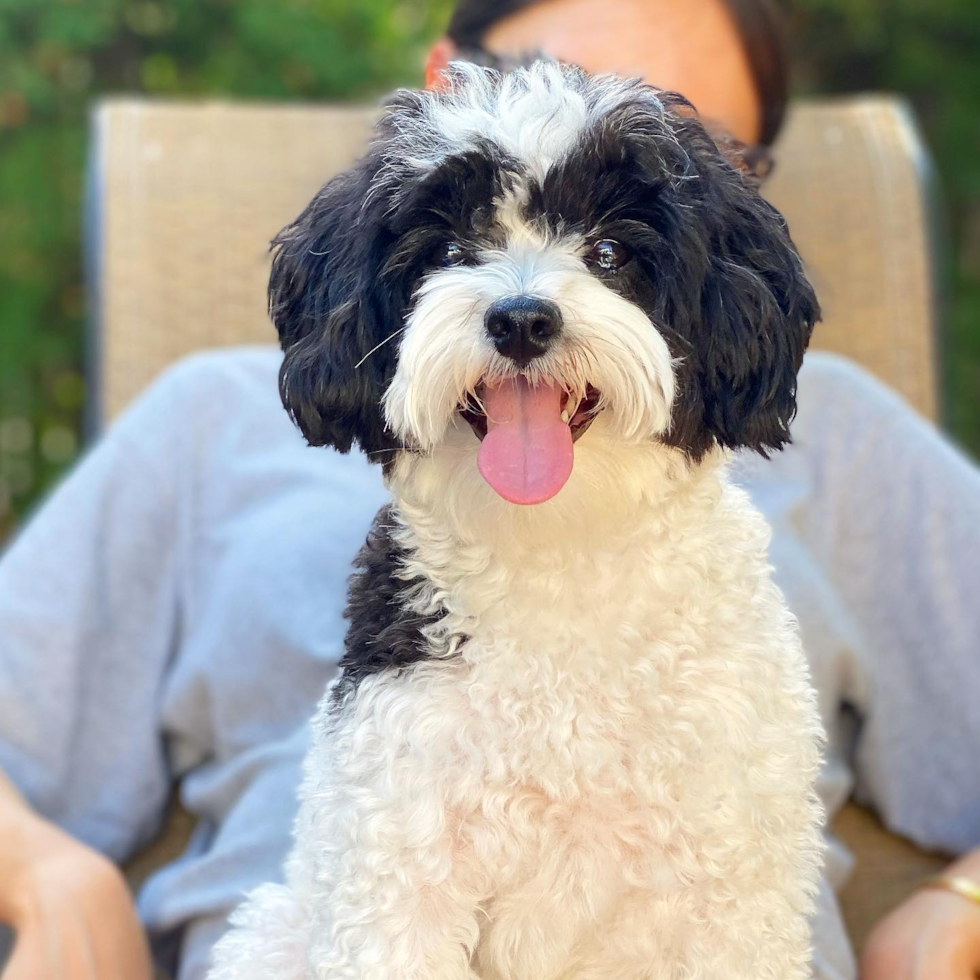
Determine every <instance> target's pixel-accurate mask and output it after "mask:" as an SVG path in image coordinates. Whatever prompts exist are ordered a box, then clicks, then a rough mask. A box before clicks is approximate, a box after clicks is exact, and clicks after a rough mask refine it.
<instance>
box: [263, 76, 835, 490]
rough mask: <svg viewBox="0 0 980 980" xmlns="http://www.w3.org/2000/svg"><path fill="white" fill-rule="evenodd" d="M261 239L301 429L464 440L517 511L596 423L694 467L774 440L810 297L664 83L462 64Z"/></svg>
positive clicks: (327, 434) (397, 102) (406, 441)
mask: <svg viewBox="0 0 980 980" xmlns="http://www.w3.org/2000/svg"><path fill="white" fill-rule="evenodd" d="M275 248H276V251H275V256H274V260H273V270H272V278H271V283H270V308H271V313H272V316H273V319H274V321H275V323H276V326H277V327H278V330H279V335H280V338H281V341H282V345H283V348H284V350H285V360H284V363H283V367H282V374H281V389H282V396H283V400H284V402H285V404H286V407H287V408H288V410H289V412H290V413H291V415H292V416H293V418H294V419H295V421H296V422H297V423H298V424H299V426H300V427H301V429H302V430H303V432H304V434H305V435H306V437H307V439H308V440H309V441H310V443H312V444H314V445H330V446H334V447H336V448H337V449H340V450H341V451H345V452H346V451H348V450H349V449H350V448H351V445H352V444H353V443H355V442H356V443H358V444H359V445H360V446H361V448H362V449H364V450H365V451H366V452H367V453H368V454H370V455H371V458H373V459H377V460H380V461H390V460H391V458H392V456H393V454H395V453H397V451H398V450H401V449H406V450H410V451H413V452H421V453H431V452H433V451H435V450H437V449H438V448H439V447H440V445H442V444H443V443H444V442H445V441H446V440H447V439H449V438H450V437H452V438H453V439H456V440H458V439H460V438H462V436H461V434H460V433H461V432H462V433H465V437H466V439H467V440H468V442H469V443H470V444H471V448H472V452H473V455H474V456H477V455H478V458H479V466H480V470H481V472H482V473H483V474H484V476H485V477H486V479H487V480H488V482H490V484H491V485H492V486H493V487H494V488H495V489H496V490H497V491H498V492H499V493H500V494H501V495H502V496H504V497H505V498H506V499H509V500H513V501H515V502H522V503H533V502H537V501H540V500H544V499H547V498H548V497H550V496H552V495H553V494H555V493H557V491H558V490H559V489H560V488H561V486H562V485H563V483H564V481H565V480H566V479H567V478H568V475H569V473H570V472H571V466H572V461H573V453H574V450H573V443H574V441H575V440H577V439H578V438H579V437H581V436H583V435H584V434H585V433H586V430H588V429H589V428H590V426H591V425H592V423H593V421H595V422H596V423H597V424H596V425H595V426H594V431H593V432H592V433H590V434H589V435H586V436H585V438H587V439H592V438H609V439H615V440H617V441H618V442H619V443H622V442H624V441H625V442H644V443H649V442H651V441H659V442H660V443H664V444H667V445H669V446H673V447H677V448H679V449H681V450H683V451H684V452H685V453H686V454H687V455H688V456H689V457H690V458H691V459H694V460H698V459H700V458H701V457H702V456H703V455H704V454H705V452H706V451H707V450H708V449H710V448H711V447H712V446H713V445H716V444H717V445H721V446H726V447H731V448H736V447H748V448H750V449H753V450H756V451H758V452H761V453H766V452H768V451H769V450H772V449H778V448H779V447H781V446H782V445H783V444H784V443H785V442H786V441H787V440H788V438H789V433H788V424H789V422H790V420H791V418H792V416H793V413H794V410H795V399H796V373H797V370H798V368H799V366H800V362H801V359H802V357H803V352H804V350H805V348H806V346H807V342H808V340H809V337H810V332H811V330H812V327H813V324H814V321H815V320H816V319H817V317H818V308H817V303H816V300H815V298H814V295H813V291H812V290H811V288H810V286H809V284H808V283H807V280H806V278H805V276H804V274H803V271H802V267H801V263H800V259H799V256H798V255H797V253H796V250H795V249H794V247H793V245H792V242H791V241H790V238H789V235H788V233H787V230H786V225H785V222H784V221H783V219H782V217H781V216H780V215H779V214H778V213H777V212H776V211H775V210H774V209H773V208H772V207H771V206H770V205H769V204H767V203H766V202H765V201H764V200H762V198H761V197H759V195H758V193H757V192H756V190H755V188H754V187H753V186H752V185H751V183H750V182H748V181H747V180H746V178H745V177H744V176H743V174H742V173H740V172H739V171H738V170H737V169H736V168H735V167H733V166H732V165H731V164H730V163H729V162H728V161H727V160H726V158H725V156H724V155H723V154H722V153H721V152H720V151H719V149H718V147H717V145H716V144H715V142H714V141H713V140H712V139H711V138H710V137H709V136H708V134H707V133H706V132H705V130H704V128H703V126H702V125H701V123H700V122H699V121H698V120H697V119H696V118H695V114H694V112H693V110H692V108H691V107H690V105H689V104H688V103H687V102H685V100H684V99H683V98H681V97H680V96H678V95H674V94H671V93H666V92H661V91H658V90H656V89H653V88H651V87H649V86H646V85H643V84H641V83H639V82H635V81H624V80H622V79H619V78H615V77H611V76H608V77H590V76H587V75H585V74H584V73H582V72H580V71H578V70H577V69H573V68H569V67H566V66H559V65H558V64H555V63H550V62H539V63H537V64H535V65H533V66H531V67H530V68H527V69H520V70H518V71H515V72H513V73H509V74H506V75H500V74H498V73H496V72H494V71H491V70H488V69H483V68H477V67H474V66H465V65H456V66H454V68H453V69H452V71H451V73H450V75H449V78H448V84H447V87H446V89H445V90H444V91H440V92H400V93H398V94H396V95H395V96H394V98H393V99H392V101H391V102H390V103H389V105H388V108H387V111H386V113H385V115H384V117H383V118H382V120H381V121H380V123H379V124H378V128H377V133H376V138H375V141H374V143H373V145H372V147H371V149H370V151H369V152H368V154H367V155H366V156H365V157H364V158H363V159H362V160H361V161H360V163H359V164H358V165H357V166H356V167H355V168H354V169H353V170H351V171H349V172H347V173H345V174H343V175H342V176H340V177H337V178H336V179H334V180H332V181H330V182H329V183H328V184H327V185H326V186H325V187H324V188H323V190H322V191H321V192H320V193H319V194H318V195H317V197H316V198H315V199H314V200H313V202H312V203H311V204H310V205H309V207H307V209H306V210H305V211H304V212H303V213H302V214H301V215H300V216H299V218H297V220H296V221H295V222H293V223H292V224H291V225H289V226H288V227H287V228H286V229H285V230H284V231H283V232H281V233H280V235H279V236H278V237H277V239H276V241H275ZM470 430H472V432H470ZM477 440H481V441H482V445H480V444H478V442H477Z"/></svg>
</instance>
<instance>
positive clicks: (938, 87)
mask: <svg viewBox="0 0 980 980" xmlns="http://www.w3.org/2000/svg"><path fill="white" fill-rule="evenodd" d="M685 2H686V0H685ZM451 6H452V0H0V539H2V538H3V536H4V531H5V530H6V529H8V528H9V527H10V526H12V524H13V521H14V519H15V517H17V516H19V515H21V514H23V512H24V511H25V510H26V508H27V507H28V506H29V505H30V504H31V503H32V502H33V501H34V500H36V499H37V498H38V496H39V495H40V494H41V493H43V491H44V490H45V489H46V488H47V487H48V486H49V485H50V484H51V482H52V480H53V479H55V478H56V476H57V475H58V474H59V473H60V472H61V471H62V470H63V468H64V467H65V466H66V465H67V464H68V463H70V462H71V460H72V459H73V458H74V457H75V455H76V454H77V451H78V446H79V433H80V428H81V417H82V408H83V403H84V399H85V386H84V381H83V362H84V329H83V321H84V315H85V309H84V293H83V288H82V279H83V277H82V271H81V248H80V241H81V204H82V186H83V173H84V163H85V149H86V130H87V121H88V111H89V107H90V106H91V103H92V100H93V99H94V98H97V97H98V96H99V95H101V94H103V93H111V92H120V91H125V92H134V91H135V92H143V93H146V94H149V95H162V96H194V95H209V96H229V97H242V98H251V99H256V98H274V99H341V98H344V99H346V98H366V97H373V96H374V95H376V94H377V93H379V92H381V91H383V90H384V89H386V88H389V87H391V86H393V85H395V84H397V83H413V82H415V81H416V80H417V79H418V77H419V65H420V63H421V59H422V53H423V51H424V47H425V44H426V43H427V41H428V39H430V38H431V37H433V36H435V34H436V33H437V32H438V31H439V29H440V28H441V27H442V26H443V24H444V23H445V21H446V19H447V17H448V13H449V10H450V8H451ZM794 9H795V13H794V19H795V22H796V23H795V27H796V35H797V38H798V42H799V43H798V45H797V46H798V49H799V54H800V61H799V65H800V72H801V80H802V83H803V85H804V87H805V88H807V89H809V90H813V91H847V90H853V89H891V90H895V91H899V92H903V93H905V94H907V95H908V96H909V97H910V98H911V99H912V100H913V102H914V104H915V105H916V107H917V108H918V110H919V113H920V118H921V120H922V123H923V126H924V129H925V131H926V134H927V136H928V138H929V141H930V143H931V145H932V147H933V150H934V152H935V154H936V157H937V160H938V164H939V170H940V174H941V177H942V181H943V189H944V194H945V198H946V202H947V205H948V207H947V213H948V215H949V226H950V232H951V238H952V242H953V248H952V249H951V252H950V275H949V284H950V296H951V302H950V306H949V310H948V321H947V330H948V334H947V340H946V344H945V346H946V355H947V357H946V366H947V379H948V391H949V393H950V400H949V422H950V425H951V427H952V431H953V433H954V434H955V435H956V436H957V437H958V438H959V439H960V440H961V441H963V442H964V443H965V444H966V445H968V446H969V447H970V448H972V449H973V450H974V451H977V450H980V145H978V144H980V3H978V2H977V0H797V2H796V4H795V8H794Z"/></svg>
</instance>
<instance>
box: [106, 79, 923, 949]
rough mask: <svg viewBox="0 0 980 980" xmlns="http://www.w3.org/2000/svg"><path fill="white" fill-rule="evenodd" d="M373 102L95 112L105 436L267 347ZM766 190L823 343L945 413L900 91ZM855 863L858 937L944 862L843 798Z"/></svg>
mask: <svg viewBox="0 0 980 980" xmlns="http://www.w3.org/2000/svg"><path fill="white" fill-rule="evenodd" d="M374 115H375V113H374V110H369V109H359V108H349V107H337V106H296V105H288V106H287V105H269V104H262V105H254V104H226V103H194V104H190V103H178V102H172V103H168V102H148V101H144V100H138V99H114V100H111V101H108V102H105V103H103V104H102V105H101V106H100V107H99V108H98V110H97V111H96V113H95V132H94V140H93V152H92V166H91V179H90V192H89V217H90V221H89V227H90V241H89V249H88V253H89V259H90V285H91V295H92V298H93V310H94V316H93V319H92V332H91V340H92V344H91V362H90V374H91V378H92V385H91V388H92V394H93V398H92V402H91V411H90V423H91V427H92V429H93V431H97V430H98V429H99V428H101V427H102V426H103V425H105V424H106V423H107V422H108V421H110V420H111V419H112V418H113V416H115V415H116V414H117V413H118V412H119V411H120V409H122V408H123V407H124V406H125V405H126V404H127V403H128V402H129V401H130V400H131V399H132V398H133V397H134V396H136V395H137V394H138V393H139V392H140V391H141V390H142V389H143V388H144V387H145V386H146V384H147V383H148V382H149V381H151V380H152V379H153V378H154V377H155V376H156V375H157V374H158V373H159V372H160V371H162V370H163V369H164V368H166V367H167V366H168V365H170V364H172V363H173V362H174V361H175V360H177V359H178V358H179V357H182V356H183V355H185V354H189V353H192V352H194V351H198V350H201V349H202V348H210V347H219V346H224V345H234V344H246V343H256V342H258V343H273V342H274V339H275V338H274V333H273V330H272V327H271V326H270V324H269V322H268V318H267V315H266V299H265V286H266V278H267V272H268V251H267V248H268V242H269V240H270V238H271V237H272V236H273V235H274V234H275V233H276V232H277V231H278V230H279V228H281V227H282V226H283V225H284V224H286V222H287V221H289V220H290V219H291V218H292V217H294V216H295V215H296V214H297V213H298V212H299V211H300V210H301V208H302V207H303V206H304V205H305V204H306V203H307V201H308V200H309V199H310V198H311V196H312V195H313V193H314V192H315V191H316V190H317V188H318V187H319V186H320V185H321V184H322V183H323V182H324V180H326V179H327V178H328V177H330V176H331V175H332V174H334V173H336V172H338V171H339V170H341V169H343V168H344V167H345V166H347V165H348V164H349V163H350V162H351V161H352V160H353V159H354V158H355V157H356V156H357V154H358V153H359V151H360V150H361V148H362V147H363V145H364V141H365V137H366V135H367V133H368V131H369V128H370V125H371V122H372V120H373V118H374ZM776 156H777V168H776V171H775V174H774V176H773V177H772V179H771V181H770V183H769V184H768V185H767V187H766V194H767V196H769V197H770V199H771V200H772V202H773V203H774V204H775V205H776V206H777V207H779V208H780V209H781V210H782V211H783V212H784V213H785V214H786V216H787V218H788V219H789V224H790V228H791V229H792V232H793V236H794V238H795V240H796V242H797V244H798V245H799V247H800V251H801V252H802V254H803V256H804V259H805V260H806V262H807V265H808V267H809V270H810V273H811V277H812V280H813V282H814V284H815V286H816V287H817V291H818V293H819V295H820V298H821V302H822V304H823V307H824V322H823V323H821V324H820V326H819V327H818V328H817V331H816V335H815V338H814V346H815V347H817V348H824V349H829V350H834V351H838V352H840V353H842V354H845V355H847V356H849V357H851V358H853V359H854V360H856V361H858V362H859V363H861V364H862V365H864V366H865V367H866V368H868V369H870V370H871V371H872V372H874V373H875V374H876V375H878V377H880V378H881V379H882V380H884V381H886V382H887V383H888V384H889V385H891V386H892V387H893V388H895V389H897V390H898V391H899V392H901V393H902V394H903V395H904V396H905V397H906V398H907V399H908V400H909V401H910V402H911V403H912V404H913V405H914V406H915V407H916V408H917V409H918V410H919V411H920V412H921V413H922V414H923V415H925V416H926V417H927V418H930V419H935V418H936V415H937V384H936V347H937V336H936V321H937V295H936V292H937V291H936V261H935V242H934V240H933V234H932V231H933V222H932V211H931V208H930V191H929V170H928V166H927V162H926V157H925V154H924V152H923V149H922V144H921V142H920V140H919V138H918V135H917V133H916V130H915V127H914V125H913V122H912V120H911V117H910V115H909V112H908V111H907V109H906V107H905V106H904V105H903V104H902V103H901V102H898V101H896V100H895V99H893V98H889V97H877V96H872V97H859V98H850V99H836V100H832V101H812V102H810V101H807V102H800V103H798V104H797V105H796V106H795V107H794V109H793V111H792V113H791V115H790V119H789V124H788V127H787V129H786V133H785V135H784V137H783V138H782V141H781V142H780V144H779V146H778V148H777V154H776ZM188 825H189V819H188V817H187V816H186V814H183V813H182V812H181V811H180V810H179V808H175V811H174V814H173V816H172V818H171V819H170V820H169V821H168V823H167V825H166V827H165V828H164V829H163V832H162V834H161V838H160V840H159V841H157V842H156V843H155V845H153V846H152V847H151V848H150V849H149V850H148V851H146V852H144V853H143V854H142V855H140V857H139V858H138V859H137V860H136V861H135V862H134V863H133V865H132V867H131V869H130V870H131V876H132V880H133V881H139V880H140V879H141V878H142V877H144V876H145V875H146V873H147V872H148V871H149V870H151V869H152V868H153V867H155V866H157V865H159V863H161V861H163V860H167V859H170V858H172V857H174V856H176V854H177V853H179V851H180V849H181V848H182V846H183V843H184V841H185V840H186V836H187V833H188V830H189V826H188ZM836 830H837V831H838V832H839V834H840V835H841V836H842V837H843V838H844V839H845V841H846V842H847V843H848V845H849V846H850V847H851V848H852V850H854V852H855V853H856V855H857V860H858V864H857V871H856V873H855V875H854V876H853V878H852V881H851V884H850V885H849V887H848V888H847V890H846V891H845V893H844V896H843V904H844V909H845V915H846V918H847V922H848V927H849V929H850V931H851V935H852V937H853V938H854V940H855V941H856V943H858V944H860V943H861V941H862V940H863V938H864V936H865V935H866V933H867V930H868V928H869V926H870V925H871V924H872V923H873V922H874V921H876V920H877V919H878V918H879V917H880V916H881V915H882V914H883V913H884V912H885V911H886V910H887V909H888V908H890V907H891V906H893V905H894V904H896V903H897V902H898V901H899V900H901V899H902V898H903V897H905V895H907V894H908V893H909V891H911V890H912V888H914V886H915V885H916V884H917V883H918V882H919V881H920V880H921V878H922V877H923V876H924V875H926V874H928V873H930V872H931V871H933V870H935V869H936V868H937V867H938V866H939V864H940V863H941V862H940V859H938V858H936V857H935V856H930V855H923V854H920V853H919V852H918V851H916V850H915V849H914V848H913V847H912V846H911V845H909V844H907V843H906V842H904V841H902V840H900V839H898V838H896V837H893V836H891V835H888V834H886V833H885V832H884V831H882V830H881V828H880V827H879V825H878V824H877V822H876V821H875V819H874V817H873V816H871V815H870V814H868V813H867V812H865V811H862V810H859V809H857V808H856V807H849V808H847V810H845V812H844V813H843V814H842V816H841V817H840V818H839V820H838V821H837V824H836Z"/></svg>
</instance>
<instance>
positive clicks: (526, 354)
mask: <svg viewBox="0 0 980 980" xmlns="http://www.w3.org/2000/svg"><path fill="white" fill-rule="evenodd" d="M485 322H486V326H487V333H488V334H490V339H491V340H492V341H493V344H494V346H495V347H496V348H497V350H498V351H499V352H500V353H501V354H503V355H504V357H509V358H510V359H511V360H512V361H515V362H516V363H517V364H519V365H520V366H521V367H525V366H526V365H527V364H529V363H530V362H531V361H533V360H534V358H536V357H540V356H541V355H542V354H543V353H544V352H545V351H546V350H547V349H548V348H549V347H550V346H551V344H552V343H553V342H554V340H555V338H556V337H557V336H558V334H559V333H561V310H559V309H558V307H557V306H556V305H555V304H554V303H551V302H549V301H548V300H546V299H540V298H539V297H537V296H508V297H507V298H506V299H498V300H497V302H496V303H494V304H493V306H491V307H490V309H489V310H487V315H486V321H485Z"/></svg>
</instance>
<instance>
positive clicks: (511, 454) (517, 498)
mask: <svg viewBox="0 0 980 980" xmlns="http://www.w3.org/2000/svg"><path fill="white" fill-rule="evenodd" d="M476 395H477V398H476V402H477V403H476V404H467V405H464V406H461V407H460V409H459V413H460V415H462V417H463V418H464V419H466V421H467V422H468V423H469V425H470V427H471V428H472V429H473V431H474V432H475V433H476V436H477V438H478V439H480V442H481V445H480V452H479V456H478V460H477V463H478V466H479V469H480V473H481V474H482V475H483V478H484V479H485V480H486V481H487V483H489V484H490V486H492V487H493V489H494V490H496V491H497V493H499V494H500V496H501V497H503V498H504V499H505V500H508V501H510V502H511V503H514V504H538V503H543V502H544V501H545V500H549V499H550V498H551V497H553V496H554V495H555V494H556V493H558V491H559V490H561V488H562V487H563V486H564V485H565V483H566V482H567V481H568V478H569V477H570V476H571V473H572V466H573V463H574V455H575V453H574V448H573V446H574V443H575V442H576V441H577V440H578V439H579V438H580V437H581V436H582V435H583V434H584V432H585V430H586V429H588V427H589V426H590V425H591V424H592V422H593V420H594V419H595V417H596V414H597V413H598V412H599V410H600V398H601V396H600V392H599V391H598V390H597V389H596V388H593V387H592V386H591V385H589V386H587V387H586V391H585V395H584V396H583V397H581V398H578V397H573V396H570V395H569V394H568V392H566V391H565V390H564V389H562V388H561V387H559V386H558V385H555V384H538V385H532V384H531V383H530V382H529V381H528V380H527V379H526V378H525V377H523V376H517V377H513V378H506V379H504V380H503V381H501V382H499V383H495V384H492V385H491V384H487V383H484V384H482V385H480V387H479V388H478V389H477V392H476Z"/></svg>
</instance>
